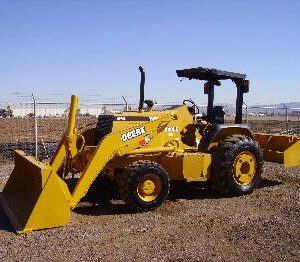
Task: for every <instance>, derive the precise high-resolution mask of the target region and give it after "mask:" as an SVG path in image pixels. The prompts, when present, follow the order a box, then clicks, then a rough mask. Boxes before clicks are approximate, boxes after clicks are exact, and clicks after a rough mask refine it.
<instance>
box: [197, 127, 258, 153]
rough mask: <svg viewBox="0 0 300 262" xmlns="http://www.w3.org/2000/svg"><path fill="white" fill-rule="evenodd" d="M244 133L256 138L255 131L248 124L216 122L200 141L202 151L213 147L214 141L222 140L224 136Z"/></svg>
mask: <svg viewBox="0 0 300 262" xmlns="http://www.w3.org/2000/svg"><path fill="white" fill-rule="evenodd" d="M235 134H238V135H244V136H246V137H250V138H252V139H254V136H253V133H252V131H251V130H250V128H249V126H248V125H243V124H232V125H227V124H214V125H213V126H212V127H211V129H210V130H209V132H208V133H207V134H206V135H205V136H204V137H203V138H202V139H203V140H202V141H201V142H200V149H201V151H202V150H204V151H207V150H209V149H211V147H212V145H211V144H212V143H214V142H218V141H220V140H221V139H222V138H224V137H227V136H231V135H235Z"/></svg>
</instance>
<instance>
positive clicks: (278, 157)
mask: <svg viewBox="0 0 300 262" xmlns="http://www.w3.org/2000/svg"><path fill="white" fill-rule="evenodd" d="M254 137H255V139H256V141H257V142H258V144H259V145H260V147H261V148H262V150H263V154H264V160H265V161H268V162H274V163H279V164H284V166H285V167H292V166H299V165H300V154H299V152H300V137H299V136H296V135H280V134H263V133H256V134H254Z"/></svg>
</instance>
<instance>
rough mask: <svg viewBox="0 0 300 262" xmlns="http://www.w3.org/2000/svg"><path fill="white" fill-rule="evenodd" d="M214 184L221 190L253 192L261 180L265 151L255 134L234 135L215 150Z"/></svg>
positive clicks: (221, 191)
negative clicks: (255, 139)
mask: <svg viewBox="0 0 300 262" xmlns="http://www.w3.org/2000/svg"><path fill="white" fill-rule="evenodd" d="M212 158H213V159H212V169H211V184H212V187H213V189H215V190H217V191H218V192H220V193H229V194H233V195H244V194H248V193H251V192H252V191H253V189H254V188H255V187H257V186H258V184H259V183H260V181H261V176H262V173H263V155H262V151H261V149H260V147H259V146H258V144H257V143H256V142H255V141H253V140H252V139H251V138H248V137H245V136H241V135H233V136H228V137H226V138H225V139H224V140H222V141H221V142H220V143H219V145H218V146H217V148H216V149H215V151H214V152H213V154H212Z"/></svg>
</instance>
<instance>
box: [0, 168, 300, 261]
mask: <svg viewBox="0 0 300 262" xmlns="http://www.w3.org/2000/svg"><path fill="white" fill-rule="evenodd" d="M11 168H12V165H11V164H9V165H5V166H3V167H2V169H1V172H0V189H1V186H3V185H4V183H5V181H6V179H7V178H8V176H9V173H10V171H11ZM299 199H300V167H296V168H290V169H288V170H285V169H284V168H283V167H282V166H280V165H278V164H270V163H266V164H265V172H264V180H263V181H262V183H261V187H260V188H259V189H257V190H255V191H254V192H253V193H252V194H250V195H246V196H241V197H225V196H221V195H216V194H213V193H211V192H210V191H208V190H205V189H201V188H198V189H197V188H196V189H194V188H191V187H190V186H183V187H181V189H177V190H176V192H174V190H173V191H171V194H170V197H169V199H168V200H167V201H166V202H165V203H164V204H163V205H162V206H161V207H159V208H158V209H156V210H155V211H151V212H147V213H130V212H128V210H127V209H126V207H125V206H124V204H123V203H122V202H113V203H111V204H108V205H105V206H94V207H93V206H91V205H88V204H87V203H81V205H80V206H79V207H78V208H77V209H76V210H75V212H72V216H71V217H72V218H71V223H70V224H69V225H68V226H66V227H62V228H56V229H51V230H42V231H36V232H33V233H30V234H25V235H16V234H15V233H14V232H13V231H12V227H11V225H10V223H9V222H8V219H7V218H6V216H5V214H4V212H3V210H2V209H1V208H0V239H1V242H0V259H2V260H4V261H7V260H9V261H19V260H23V261H29V260H30V261H41V260H45V261H47V260H48V261H50V260H51V261H61V260H85V261H91V260H101V261H137V260H138V261H203V260H205V261H224V260H227V261H240V260H246V261H250V260H251V261H252V260H256V261H257V260H264V261H286V260H287V261H299V260H300V201H299Z"/></svg>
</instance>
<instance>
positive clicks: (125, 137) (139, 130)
mask: <svg viewBox="0 0 300 262" xmlns="http://www.w3.org/2000/svg"><path fill="white" fill-rule="evenodd" d="M144 134H146V129H145V127H144V126H142V127H140V128H137V129H134V130H131V131H129V132H127V133H125V134H122V136H121V138H122V141H123V142H126V141H128V140H130V139H133V138H135V137H138V136H141V135H144Z"/></svg>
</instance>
